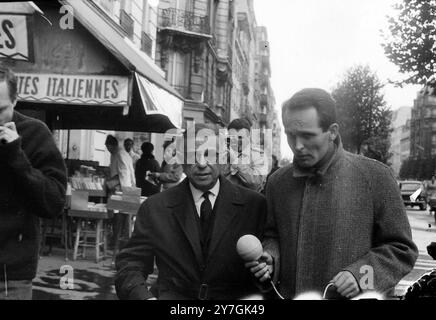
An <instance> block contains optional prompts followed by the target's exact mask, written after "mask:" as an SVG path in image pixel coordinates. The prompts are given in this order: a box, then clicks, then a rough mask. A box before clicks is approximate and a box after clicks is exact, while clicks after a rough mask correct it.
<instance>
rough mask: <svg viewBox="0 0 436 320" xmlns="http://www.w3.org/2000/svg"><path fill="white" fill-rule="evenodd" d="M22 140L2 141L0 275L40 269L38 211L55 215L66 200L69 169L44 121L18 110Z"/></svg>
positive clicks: (20, 276) (21, 276) (16, 276)
mask: <svg viewBox="0 0 436 320" xmlns="http://www.w3.org/2000/svg"><path fill="white" fill-rule="evenodd" d="M12 121H13V122H15V125H16V128H17V132H18V134H19V135H20V138H19V139H18V140H15V141H13V142H11V143H8V144H5V145H0V172H1V179H0V268H1V270H0V279H2V280H4V276H5V273H6V275H7V278H8V280H30V279H33V278H34V277H35V275H36V270H37V264H38V247H39V242H40V234H39V232H40V224H39V217H43V218H53V217H56V216H57V215H58V214H60V213H61V212H62V210H63V208H64V203H65V189H66V183H67V178H66V169H65V164H64V161H63V159H62V156H61V154H60V152H59V150H58V149H57V147H56V145H55V142H54V140H53V137H52V135H51V133H50V131H49V130H48V128H47V127H46V125H45V124H44V123H42V122H41V121H39V120H36V119H33V118H29V117H27V116H24V115H22V114H20V113H18V112H14V116H13V119H12Z"/></svg>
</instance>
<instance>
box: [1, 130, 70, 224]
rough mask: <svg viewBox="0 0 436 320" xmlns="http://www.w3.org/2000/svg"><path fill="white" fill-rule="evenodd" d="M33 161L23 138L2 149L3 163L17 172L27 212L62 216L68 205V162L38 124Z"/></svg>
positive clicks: (45, 216)
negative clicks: (65, 161) (23, 147)
mask: <svg viewBox="0 0 436 320" xmlns="http://www.w3.org/2000/svg"><path fill="white" fill-rule="evenodd" d="M34 125H35V128H34V135H33V137H32V138H33V139H35V143H37V144H38V145H37V146H36V147H35V148H33V149H34V151H32V155H31V159H29V157H28V156H27V155H26V153H25V152H24V150H23V149H22V138H21V137H19V138H18V139H17V140H14V141H12V142H10V143H8V144H6V145H3V146H1V147H0V159H1V160H0V161H6V163H7V167H8V168H10V170H12V172H13V176H14V177H15V178H14V183H15V185H16V186H17V187H18V188H19V190H20V194H21V195H20V197H21V200H22V203H23V205H24V206H25V207H26V211H27V212H29V213H32V214H36V215H37V216H40V217H43V218H52V217H56V216H57V215H59V214H60V213H61V212H62V210H63V208H64V205H65V197H66V196H65V191H66V185H67V176H66V168H65V163H64V160H63V159H62V155H61V153H60V152H59V150H58V149H57V147H56V144H55V142H54V140H53V137H52V136H51V133H50V131H49V130H48V128H47V127H45V126H44V125H42V124H39V123H35V124H34Z"/></svg>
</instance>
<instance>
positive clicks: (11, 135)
mask: <svg viewBox="0 0 436 320" xmlns="http://www.w3.org/2000/svg"><path fill="white" fill-rule="evenodd" d="M18 138H19V135H18V132H17V129H16V128H15V123H14V122H7V123H5V124H4V125H2V126H0V144H6V143H11V142H12V141H15V140H17V139H18Z"/></svg>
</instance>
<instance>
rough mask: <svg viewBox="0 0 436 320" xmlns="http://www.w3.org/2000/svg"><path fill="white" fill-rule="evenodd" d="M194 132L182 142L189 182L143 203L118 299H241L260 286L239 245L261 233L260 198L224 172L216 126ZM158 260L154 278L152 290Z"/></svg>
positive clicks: (121, 267)
mask: <svg viewBox="0 0 436 320" xmlns="http://www.w3.org/2000/svg"><path fill="white" fill-rule="evenodd" d="M188 132H189V130H188ZM195 133H196V134H195V137H189V136H188V137H187V138H186V139H185V146H186V149H187V152H185V155H186V157H184V158H185V159H184V163H183V166H184V171H185V174H186V175H187V179H185V180H184V181H183V182H182V183H180V184H179V185H177V186H175V187H173V188H171V189H168V190H166V191H164V192H162V193H159V194H156V195H154V196H152V197H150V198H148V199H147V200H146V201H145V202H144V203H143V205H142V206H141V208H140V209H139V212H138V215H137V220H136V223H135V230H134V232H133V236H132V238H131V239H130V241H129V243H128V244H127V245H126V247H125V248H124V249H123V250H122V251H121V252H120V254H119V255H118V257H117V259H116V267H117V271H118V273H117V276H116V280H115V287H116V290H117V294H118V297H119V298H120V299H156V298H158V299H161V300H178V299H200V300H206V299H238V298H242V297H244V296H246V295H249V294H252V293H254V292H256V291H257V288H256V286H255V281H254V277H253V276H252V275H251V273H250V272H249V271H248V270H246V269H245V268H244V262H243V260H242V259H241V258H240V257H239V256H238V254H237V252H236V243H237V241H238V239H239V238H240V237H241V236H243V235H245V234H253V235H255V236H260V235H261V234H262V227H263V224H264V222H265V211H266V202H265V199H264V197H263V196H262V195H260V194H258V193H256V192H254V191H251V190H248V189H245V188H242V187H239V186H236V185H233V184H232V183H231V182H229V181H228V180H227V179H226V178H224V177H223V176H222V175H221V168H222V166H223V164H221V161H219V160H218V157H217V151H216V150H219V148H217V145H215V142H217V141H218V139H216V138H217V132H216V130H215V129H212V128H210V127H208V126H207V125H204V124H202V125H196V127H195ZM203 133H204V135H203ZM194 139H195V141H194ZM207 141H208V142H209V143H206V144H205V142H207ZM217 144H218V143H217ZM206 145H207V146H206ZM205 146H206V147H205ZM194 147H195V149H194ZM191 148H192V149H191ZM193 150H195V152H193ZM155 259H156V266H157V269H158V272H159V275H158V279H157V283H156V285H154V286H153V287H152V288H151V289H149V288H148V287H147V284H146V279H147V276H148V275H149V274H151V273H153V270H154V269H153V267H154V263H153V262H154V261H155Z"/></svg>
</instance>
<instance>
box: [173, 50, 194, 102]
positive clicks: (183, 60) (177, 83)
mask: <svg viewBox="0 0 436 320" xmlns="http://www.w3.org/2000/svg"><path fill="white" fill-rule="evenodd" d="M171 56H172V57H171V59H170V65H169V68H168V81H169V82H170V83H171V84H172V85H173V86H174V87H175V88H176V89H177V90H178V91H179V92H180V93H181V94H182V95H183V96H184V97H185V98H186V96H187V94H188V87H189V74H190V72H189V65H190V64H189V59H190V57H191V55H190V54H183V53H180V52H177V51H175V52H174V54H172V55H171Z"/></svg>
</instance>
